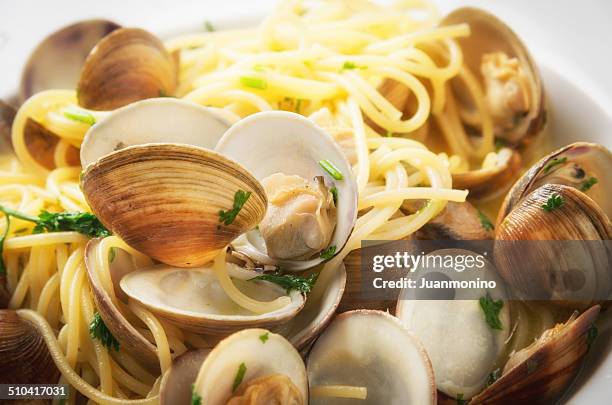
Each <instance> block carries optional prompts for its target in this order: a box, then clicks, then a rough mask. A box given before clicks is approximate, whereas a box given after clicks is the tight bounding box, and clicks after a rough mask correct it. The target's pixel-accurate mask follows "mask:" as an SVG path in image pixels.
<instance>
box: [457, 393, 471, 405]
mask: <svg viewBox="0 0 612 405" xmlns="http://www.w3.org/2000/svg"><path fill="white" fill-rule="evenodd" d="M456 399H457V405H467V404H468V402H470V401H468V400H467V399H463V394H461V393H459V394H457V398H456Z"/></svg>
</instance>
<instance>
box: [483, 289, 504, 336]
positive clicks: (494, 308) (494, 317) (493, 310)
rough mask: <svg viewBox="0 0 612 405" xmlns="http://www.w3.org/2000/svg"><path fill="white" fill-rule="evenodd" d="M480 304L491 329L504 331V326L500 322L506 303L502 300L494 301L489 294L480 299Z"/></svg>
mask: <svg viewBox="0 0 612 405" xmlns="http://www.w3.org/2000/svg"><path fill="white" fill-rule="evenodd" d="M478 302H479V303H480V308H481V309H482V311H483V312H484V314H485V319H486V321H487V323H488V324H489V326H490V327H491V329H497V330H502V329H503V326H502V323H501V321H500V320H499V312H500V311H501V309H502V308H503V307H504V302H503V301H502V300H498V301H495V300H493V299H492V298H491V296H490V295H489V293H487V295H486V296H484V297H480V299H479V300H478Z"/></svg>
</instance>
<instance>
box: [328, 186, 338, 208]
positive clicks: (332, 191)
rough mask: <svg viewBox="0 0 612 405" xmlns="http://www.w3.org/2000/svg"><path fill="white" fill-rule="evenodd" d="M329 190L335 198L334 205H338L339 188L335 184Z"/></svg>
mask: <svg viewBox="0 0 612 405" xmlns="http://www.w3.org/2000/svg"><path fill="white" fill-rule="evenodd" d="M329 192H330V193H331V195H332V197H333V199H334V205H338V188H336V186H333V187H332V188H330V189H329Z"/></svg>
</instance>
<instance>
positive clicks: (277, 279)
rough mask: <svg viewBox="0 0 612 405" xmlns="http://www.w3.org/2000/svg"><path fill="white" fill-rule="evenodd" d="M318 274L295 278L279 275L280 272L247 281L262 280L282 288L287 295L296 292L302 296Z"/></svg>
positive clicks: (293, 275) (291, 275) (310, 288)
mask: <svg viewBox="0 0 612 405" xmlns="http://www.w3.org/2000/svg"><path fill="white" fill-rule="evenodd" d="M318 276H319V274H318V273H314V274H311V275H310V276H308V277H302V276H296V275H295V274H281V273H280V272H275V273H269V274H262V275H261V276H257V277H254V278H251V279H249V281H254V280H262V281H268V282H270V283H274V284H278V285H279V286H281V287H283V288H284V289H285V290H286V291H287V293H290V292H291V291H293V290H297V291H299V292H301V293H303V294H308V293H309V292H310V291H311V290H312V287H313V286H314V283H315V282H316V281H317V277H318Z"/></svg>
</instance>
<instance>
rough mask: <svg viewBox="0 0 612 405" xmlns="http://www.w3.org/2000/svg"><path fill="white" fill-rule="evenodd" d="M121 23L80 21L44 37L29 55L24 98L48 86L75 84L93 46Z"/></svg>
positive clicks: (24, 76) (21, 87)
mask: <svg viewBox="0 0 612 405" xmlns="http://www.w3.org/2000/svg"><path fill="white" fill-rule="evenodd" d="M117 28H119V25H117V24H115V23H114V22H112V21H109V20H85V21H80V22H77V23H74V24H71V25H68V26H66V27H64V28H61V29H60V30H58V31H55V32H54V33H52V34H51V35H49V36H48V37H47V38H45V39H44V40H43V41H42V42H41V43H40V44H38V46H37V47H36V49H34V51H33V52H32V54H31V55H30V57H29V59H28V62H27V64H26V67H25V69H24V70H23V73H22V75H21V86H20V91H19V93H20V94H19V96H20V99H21V102H23V101H24V100H26V99H28V98H29V97H30V96H32V95H33V94H35V93H38V92H40V91H43V90H47V89H73V88H75V87H76V84H77V81H78V80H79V75H80V73H81V68H82V67H83V63H84V62H85V59H86V58H87V55H89V52H90V51H91V49H92V48H93V47H94V46H95V45H96V43H98V41H99V40H100V39H102V38H104V37H105V36H106V35H108V34H109V33H111V32H112V31H114V30H116V29H117Z"/></svg>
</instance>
